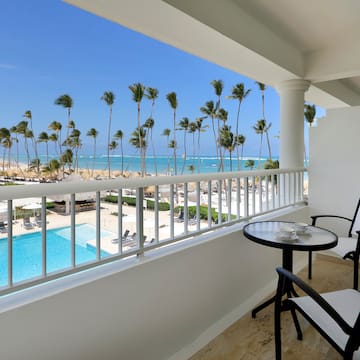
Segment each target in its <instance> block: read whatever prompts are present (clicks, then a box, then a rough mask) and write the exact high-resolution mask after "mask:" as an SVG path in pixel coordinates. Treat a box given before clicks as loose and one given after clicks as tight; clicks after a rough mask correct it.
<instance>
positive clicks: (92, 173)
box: [91, 137, 96, 177]
mask: <svg viewBox="0 0 360 360" xmlns="http://www.w3.org/2000/svg"><path fill="white" fill-rule="evenodd" d="M95 157H96V137H95V138H94V155H93V164H92V171H91V177H93V176H94V170H95Z"/></svg>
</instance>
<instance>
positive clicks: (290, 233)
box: [280, 226, 296, 239]
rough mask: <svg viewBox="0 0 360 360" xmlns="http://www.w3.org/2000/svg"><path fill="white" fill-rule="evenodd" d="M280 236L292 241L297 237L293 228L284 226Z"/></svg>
mask: <svg viewBox="0 0 360 360" xmlns="http://www.w3.org/2000/svg"><path fill="white" fill-rule="evenodd" d="M280 234H281V237H284V238H289V239H291V238H294V237H295V236H296V231H295V229H294V228H293V227H291V226H282V227H281V228H280Z"/></svg>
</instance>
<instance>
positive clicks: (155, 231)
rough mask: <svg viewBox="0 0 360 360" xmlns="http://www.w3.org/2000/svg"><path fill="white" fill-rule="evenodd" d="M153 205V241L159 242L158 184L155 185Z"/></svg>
mask: <svg viewBox="0 0 360 360" xmlns="http://www.w3.org/2000/svg"><path fill="white" fill-rule="evenodd" d="M154 201H155V205H154V212H155V229H154V237H155V241H156V242H157V243H158V242H159V185H156V186H155V197H154Z"/></svg>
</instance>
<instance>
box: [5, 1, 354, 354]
mask: <svg viewBox="0 0 360 360" xmlns="http://www.w3.org/2000/svg"><path fill="white" fill-rule="evenodd" d="M66 2H67V3H69V6H71V5H73V6H77V7H79V8H81V9H83V10H84V11H88V12H91V13H93V14H95V15H97V16H100V17H103V18H105V19H108V20H109V21H113V22H115V23H118V24H121V25H124V26H126V27H128V28H130V29H133V30H136V31H138V32H141V33H143V34H145V35H148V36H150V37H153V38H155V39H157V40H159V41H162V42H165V43H167V44H170V45H172V46H175V47H177V48H179V49H181V50H184V51H186V52H189V53H191V54H194V55H196V56H199V57H201V58H203V59H206V60H208V61H210V62H214V63H216V64H219V65H221V66H223V67H225V68H228V69H231V70H233V71H235V72H238V73H239V74H243V75H246V76H248V77H251V78H253V79H254V80H256V81H259V82H262V83H264V84H268V85H271V86H273V87H275V88H276V89H277V90H278V92H279V96H280V110H281V111H280V121H281V137H280V169H275V170H261V171H258V170H254V171H242V172H234V173H231V174H230V173H216V174H206V175H204V174H197V175H186V176H185V175H184V176H173V177H165V176H164V177H146V178H140V177H139V178H129V179H116V180H102V181H81V182H80V181H73V182H59V183H53V184H39V185H33V186H17V187H7V188H6V189H4V188H1V189H0V199H1V200H3V201H6V202H7V206H8V210H9V211H8V214H10V215H8V222H7V223H8V224H7V231H8V232H7V235H6V236H7V237H8V238H9V243H8V248H7V249H8V252H7V258H6V266H5V270H4V271H3V272H2V278H1V279H0V280H1V285H2V288H1V295H2V296H1V297H0V329H1V331H0V333H1V337H0V355H1V358H2V359H6V360H10V359H17V360H19V359H27V360H32V359H37V360H45V359H46V360H48V359H53V360H56V359H59V360H60V359H61V360H62V359H100V358H102V359H127V360H142V359H144V360H145V359H146V360H160V359H170V360H180V359H182V360H183V359H190V358H191V357H192V356H193V355H194V354H196V353H197V352H198V351H200V350H201V349H202V348H203V347H205V346H206V345H207V344H208V343H209V342H210V341H211V340H213V339H214V338H215V337H216V336H218V335H219V334H221V333H222V332H223V331H225V330H226V329H227V328H228V327H229V326H231V325H232V324H234V323H235V322H236V321H238V320H239V319H240V318H242V317H244V316H249V311H250V310H251V309H252V308H253V307H254V306H255V305H256V304H258V303H260V302H262V301H263V299H264V298H266V297H267V296H269V295H271V294H272V293H273V291H274V289H275V287H276V282H277V274H276V271H275V268H276V267H277V266H279V265H280V264H281V252H280V251H279V250H278V249H272V248H268V247H265V246H260V245H259V244H255V243H254V242H251V241H249V240H248V239H247V238H246V237H244V235H243V231H242V230H243V227H244V226H245V225H246V224H247V223H249V222H250V221H254V220H265V219H266V220H279V219H280V220H284V221H295V222H306V223H310V221H311V219H310V216H311V215H313V214H324V213H332V214H343V215H344V216H351V215H352V214H353V211H354V208H355V206H356V203H357V201H358V199H359V197H360V188H359V181H358V177H359V176H360V166H359V156H358V151H357V143H358V134H359V133H360V121H359V119H360V107H359V106H360V62H359V61H358V59H359V58H360V43H359V41H358V34H359V31H360V21H359V20H360V4H359V2H357V1H350V0H349V1H336V0H331V1H330V0H317V1H311V2H310V1H308V0H305V1H286V0H272V1H264V0H251V1H250V0H249V1H246V0H221V1H219V0H196V1H194V0H108V1H103V0H92V1H86V0H66ZM304 101H308V102H310V103H314V104H316V105H319V106H321V107H323V108H324V109H326V116H325V117H323V118H320V119H317V122H316V126H313V127H312V128H311V129H310V131H309V132H310V145H309V147H310V154H309V156H310V161H309V167H308V169H304V135H303V134H304ZM304 177H307V180H308V189H306V191H305V190H304V183H305V181H304ZM257 179H258V180H257ZM257 181H258V182H257ZM255 184H256V186H255ZM214 186H215V188H216V191H217V194H214V191H213V190H214ZM149 187H151V188H152V190H154V199H153V201H151V200H149V199H147V198H146V197H145V196H144V189H145V188H146V189H148V188H149ZM81 193H85V194H87V196H86V199H88V198H89V197H88V194H89V193H92V194H94V197H93V198H92V201H93V202H92V205H94V207H95V210H92V211H91V212H87V213H84V212H80V213H77V212H76V209H75V204H76V198H77V197H78V199H82V197H81V195H80V194H81ZM175 193H176V195H177V194H180V193H181V194H182V195H183V209H184V211H183V215H182V216H180V218H179V219H178V221H177V217H179V216H178V214H177V213H176V211H175V204H174V201H175V200H174V198H175V196H174V194H175ZM190 193H191V195H189V194H190ZM78 194H79V195H78ZM127 194H133V195H131V196H132V197H133V199H134V201H135V205H136V206H134V207H132V209H133V212H132V213H130V212H129V211H130V210H129V209H128V208H126V209H127V210H126V211H125V207H124V205H123V203H122V197H125V196H127ZM57 196H60V198H62V199H66V203H67V209H66V211H65V213H68V212H69V213H70V215H69V216H68V215H58V216H63V219H64V221H65V222H67V225H68V226H69V227H70V232H69V236H70V239H71V241H70V245H69V251H70V254H71V256H70V260H69V264H67V266H66V269H63V268H60V267H57V266H56V265H54V267H53V268H52V270H51V271H49V266H50V265H49V264H47V263H49V262H50V259H48V258H47V253H48V252H49V251H50V250H51V249H50V248H49V246H48V244H47V242H46V237H47V236H48V233H49V231H50V230H51V228H52V227H54V224H55V222H52V221H51V220H50V216H49V219H47V206H49V205H47V204H49V201H48V200H47V199H57ZM104 196H109V198H111V196H114V197H116V198H118V202H115V203H106V204H105V203H104V202H103V198H104ZM131 196H129V200H128V201H131V200H130V197H131ZM34 197H36V198H38V199H39V204H40V208H39V209H36V212H39V215H41V216H40V217H41V219H40V223H39V226H38V230H39V231H41V236H42V242H41V244H40V246H41V250H42V251H41V255H40V258H41V261H40V268H39V269H36V270H35V273H34V274H35V275H34V276H33V277H31V278H21V277H20V278H18V279H14V277H13V274H14V275H15V273H16V270H17V268H18V267H19V266H20V265H19V264H18V263H16V262H15V260H13V251H15V249H13V246H12V242H14V243H15V241H17V240H12V238H13V236H14V237H15V236H16V235H17V234H18V232H17V231H20V230H21V229H23V228H22V227H21V226H22V225H24V226H25V223H24V224H15V225H12V220H13V218H12V215H11V214H12V213H11V210H12V209H13V202H15V201H16V200H17V199H23V198H34ZM164 197H166V198H167V199H169V202H170V210H168V211H169V213H168V214H169V215H168V217H167V218H166V219H165V220H164V218H163V217H162V214H161V209H160V208H161V199H162V198H164ZM190 198H191V200H190ZM229 199H232V200H231V201H229ZM201 203H206V204H207V206H208V213H207V215H208V216H207V220H201V221H200V215H201V214H200V205H201ZM191 205H193V206H194V209H195V210H194V216H192V215H191V214H190V212H189V211H188V210H189V207H190V206H191ZM212 208H216V209H217V218H216V221H214V219H212V216H211V209H212ZM89 214H90V215H89ZM89 216H91V217H92V221H91V222H92V224H93V225H94V228H95V238H93V239H87V238H86V235H85V238H84V233H85V232H86V231H87V230H88V229H85V228H82V229H83V230H76V226H77V225H81V224H82V223H84V222H88V220H87V219H88V217H89ZM129 219H134V225H133V227H132V228H131V227H130V225H127V221H129ZM129 223H130V221H129ZM328 225H329V226H330V224H328ZM179 226H180V227H181V231H180V232H178V229H179ZM104 227H105V228H106V230H110V231H111V234H109V233H102V231H103V230H104V229H103V228H104ZM332 229H333V231H335V232H336V233H338V234H341V233H342V232H343V231H344V229H343V228H341V227H337V226H334V227H332ZM125 230H128V231H129V233H130V234H131V233H132V234H133V237H132V238H130V237H129V238H128V236H126V239H124V241H123V239H122V236H123V234H124V232H125ZM31 231H32V230H29V234H30V232H31ZM114 234H115V235H114ZM145 237H146V238H145ZM82 241H84V242H85V245H84V244H82V246H83V247H90V248H91V249H92V250H91V251H92V255H91V256H92V257H90V258H86V259H80V258H79V256H80V255H79V252H78V250H77V245H79V242H82ZM14 248H15V246H14ZM104 254H105V255H104ZM307 255H308V254H307V253H306V252H296V253H295V255H294V264H293V265H294V271H295V272H298V271H300V270H301V269H306V267H307V265H308V256H307ZM313 255H314V258H316V256H317V254H315V253H314V254H313ZM335 267H336V265H334V268H335ZM330 269H331V266H330ZM331 272H332V271H331V270H329V271H328V273H327V276H328V278H331V277H336V276H337V272H336V271H335V269H334V273H331ZM3 274H5V277H4V276H3ZM322 274H323V273H322V272H320V271H319V272H316V271H314V273H313V278H314V280H317V281H318V280H319V277H320V276H322ZM350 274H351V272H350ZM324 281H325V279H324ZM347 282H348V283H349V284H350V285H349V286H350V287H351V283H352V278H351V276H350V275H349V279H346V281H345V282H344V283H346V284H347ZM270 313H271V312H270ZM249 321H255V320H254V319H249ZM270 321H271V320H270ZM245 335H246V334H245V333H244V336H245ZM266 341H267V340H266V339H263V340H261V339H260V340H259V343H261V342H263V345H264V346H263V347H262V346H258V347H257V348H256V353H255V354H252V355H251V356H252V357H251V356H250V355H249V357H247V358H249V359H250V358H253V359H255V358H256V359H265V358H267V359H271V358H274V352H273V353H270V354H269V353H267V354H263V351H265V350H264V349H265V345H266ZM272 344H273V343H271V345H270V348H271V349H272ZM324 344H326V343H324ZM322 346H326V345H322ZM273 351H275V349H273ZM266 356H267V357H266ZM201 358H202V359H206V356H204V357H201ZM214 358H215V357H214ZM218 358H220V357H218ZM222 358H223V359H225V358H227V357H222ZM229 358H230V357H229ZM234 358H235V357H234ZM238 358H239V357H238ZM244 358H246V357H244ZM289 358H291V356H290V357H289ZM299 358H301V357H299ZM303 358H304V359H305V358H306V356H305V357H303ZM319 358H320V357H319Z"/></svg>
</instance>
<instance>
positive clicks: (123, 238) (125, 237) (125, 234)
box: [111, 229, 130, 244]
mask: <svg viewBox="0 0 360 360" xmlns="http://www.w3.org/2000/svg"><path fill="white" fill-rule="evenodd" d="M129 233H130V230H128V229H126V230H125V232H124V234H123V236H122V241H125V240H126V239H127V237H128V235H129ZM111 242H112V243H113V244H116V243H118V242H119V239H112V240H111Z"/></svg>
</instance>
